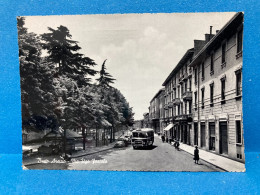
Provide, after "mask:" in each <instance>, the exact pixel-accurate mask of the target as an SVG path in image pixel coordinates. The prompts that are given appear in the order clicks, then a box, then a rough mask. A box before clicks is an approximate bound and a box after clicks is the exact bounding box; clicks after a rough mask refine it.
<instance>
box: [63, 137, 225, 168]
mask: <svg viewBox="0 0 260 195" xmlns="http://www.w3.org/2000/svg"><path fill="white" fill-rule="evenodd" d="M74 160H75V162H72V163H69V166H68V169H73V170H123V171H126V170H130V171H222V170H221V169H218V168H217V167H215V166H214V165H211V164H209V163H207V162H205V161H202V160H200V162H199V164H198V165H197V164H195V163H194V161H193V156H192V155H190V154H188V153H186V152H185V151H176V150H175V149H174V147H172V146H171V145H170V144H168V143H162V141H161V139H160V138H159V137H157V136H156V137H155V142H154V147H152V148H151V149H138V150H133V148H132V147H131V146H129V147H127V148H122V149H111V150H108V151H104V152H100V153H98V154H93V155H89V156H85V157H83V158H82V157H81V158H78V159H74Z"/></svg>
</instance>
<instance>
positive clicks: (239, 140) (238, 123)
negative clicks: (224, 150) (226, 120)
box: [236, 121, 242, 144]
mask: <svg viewBox="0 0 260 195" xmlns="http://www.w3.org/2000/svg"><path fill="white" fill-rule="evenodd" d="M241 130H242V129H241V121H236V133H237V144H242V131H241Z"/></svg>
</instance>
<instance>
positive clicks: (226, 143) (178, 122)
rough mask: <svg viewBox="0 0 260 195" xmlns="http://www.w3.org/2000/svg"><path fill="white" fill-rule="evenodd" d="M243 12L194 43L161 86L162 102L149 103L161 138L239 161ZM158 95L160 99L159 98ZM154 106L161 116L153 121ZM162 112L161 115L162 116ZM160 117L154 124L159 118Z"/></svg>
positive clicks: (242, 158) (241, 146) (241, 149)
mask: <svg viewBox="0 0 260 195" xmlns="http://www.w3.org/2000/svg"><path fill="white" fill-rule="evenodd" d="M243 18H244V15H243V13H242V12H239V13H237V14H235V15H234V17H233V18H232V19H231V20H230V21H229V22H228V23H227V24H226V25H225V26H224V27H223V28H222V29H220V30H217V31H216V34H213V33H212V26H211V27H210V33H209V34H205V40H194V47H193V48H191V49H189V50H187V52H186V53H185V54H184V56H183V57H182V58H181V60H180V61H179V62H178V64H177V65H176V66H175V68H174V69H173V70H172V72H171V73H170V74H169V76H168V77H167V78H166V80H165V81H164V83H163V86H164V87H165V90H164V93H161V94H160V95H162V94H164V98H161V99H160V103H159V106H158V102H156V101H153V100H152V101H151V102H150V116H151V117H150V118H151V119H152V120H153V119H156V120H155V121H156V127H157V125H158V121H159V125H160V129H161V130H160V131H161V132H162V133H164V134H165V135H166V138H167V139H166V140H169V141H171V140H174V139H176V140H179V141H180V142H182V144H188V145H191V146H195V145H197V146H198V147H199V148H200V149H203V150H206V151H209V152H213V153H215V154H219V155H222V156H225V157H228V158H231V159H234V160H237V161H241V162H244V161H245V156H244V139H243V117H242V52H243V51H242V48H243V47H242V45H243ZM160 97H161V96H160ZM158 108H161V109H160V111H161V112H160V117H158V113H156V112H157V111H158ZM162 113H163V114H162ZM158 118H159V120H158Z"/></svg>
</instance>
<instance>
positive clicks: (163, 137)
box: [162, 134, 165, 143]
mask: <svg viewBox="0 0 260 195" xmlns="http://www.w3.org/2000/svg"><path fill="white" fill-rule="evenodd" d="M164 141H165V135H164V134H163V135H162V142H163V143H164Z"/></svg>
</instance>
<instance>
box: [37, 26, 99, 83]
mask: <svg viewBox="0 0 260 195" xmlns="http://www.w3.org/2000/svg"><path fill="white" fill-rule="evenodd" d="M48 30H49V31H50V32H49V33H44V34H42V35H41V38H42V40H43V42H42V47H43V49H46V50H47V53H48V54H49V55H48V59H49V61H51V62H54V63H56V64H57V65H58V74H59V75H63V74H65V75H67V76H68V77H70V78H73V79H74V80H75V81H76V82H77V83H78V84H79V87H81V86H83V85H87V84H89V82H90V78H87V75H90V76H94V75H95V74H96V73H97V71H95V70H94V69H93V68H92V67H93V66H95V65H96V63H95V62H94V60H92V59H91V58H89V57H85V56H84V55H83V54H81V53H79V50H80V49H81V48H80V47H79V45H78V42H77V41H74V40H72V39H71V38H72V35H71V34H70V32H69V30H68V28H67V27H65V26H62V25H61V26H59V27H58V28H57V30H55V29H53V28H48Z"/></svg>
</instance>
